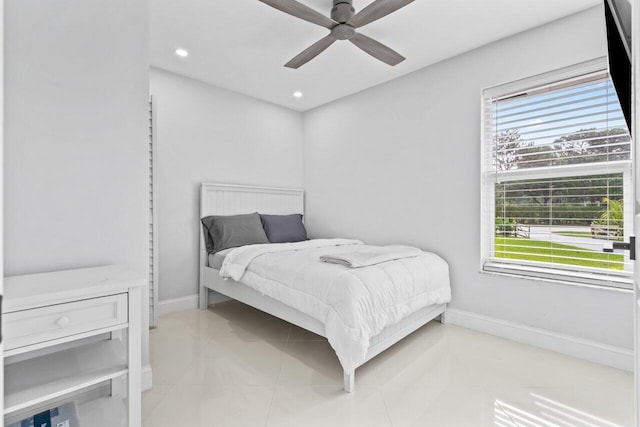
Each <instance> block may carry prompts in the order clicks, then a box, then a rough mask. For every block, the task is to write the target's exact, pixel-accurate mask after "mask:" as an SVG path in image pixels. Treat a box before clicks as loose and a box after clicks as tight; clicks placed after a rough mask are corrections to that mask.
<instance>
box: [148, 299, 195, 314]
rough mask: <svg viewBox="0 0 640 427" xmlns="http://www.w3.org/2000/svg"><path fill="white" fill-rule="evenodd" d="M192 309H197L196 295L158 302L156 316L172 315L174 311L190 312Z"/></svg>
mask: <svg viewBox="0 0 640 427" xmlns="http://www.w3.org/2000/svg"><path fill="white" fill-rule="evenodd" d="M192 308H198V295H197V294H196V295H188V296H186V297H180V298H172V299H168V300H164V301H160V302H159V303H158V316H163V315H165V314H169V313H174V312H176V311H183V310H190V309H192Z"/></svg>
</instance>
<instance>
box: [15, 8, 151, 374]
mask: <svg viewBox="0 0 640 427" xmlns="http://www.w3.org/2000/svg"><path fill="white" fill-rule="evenodd" d="M148 9H149V5H148V2H147V1H145V0H137V1H131V0H92V1H90V2H89V1H82V0H56V1H42V0H9V1H7V2H6V7H5V14H4V18H5V20H4V22H5V28H4V29H5V33H4V34H5V55H6V57H5V75H4V77H5V81H4V84H5V122H4V123H5V145H4V160H5V162H4V205H3V208H4V220H5V222H4V248H5V252H4V274H5V275H17V274H25V273H35V272H43V271H49V270H63V269H67V268H80V267H88V266H94V265H104V264H122V265H125V266H128V267H129V268H131V269H133V270H134V271H136V272H138V273H139V274H140V275H141V276H143V277H147V274H148V234H147V233H148V231H147V229H148V225H147V224H148V205H147V203H148V202H147V200H148V198H147V194H148V193H147V192H148V173H147V171H148V153H147V148H148V145H147V144H148V134H147V128H148V96H149V24H148V21H149V10H148ZM142 309H143V316H142V318H143V322H144V323H147V322H148V314H147V313H146V311H147V310H148V307H147V305H145V306H143V308H142ZM147 329H148V328H146V327H145V325H144V324H143V331H146V330H147ZM147 361H148V336H146V334H145V337H144V338H143V363H148V362H147Z"/></svg>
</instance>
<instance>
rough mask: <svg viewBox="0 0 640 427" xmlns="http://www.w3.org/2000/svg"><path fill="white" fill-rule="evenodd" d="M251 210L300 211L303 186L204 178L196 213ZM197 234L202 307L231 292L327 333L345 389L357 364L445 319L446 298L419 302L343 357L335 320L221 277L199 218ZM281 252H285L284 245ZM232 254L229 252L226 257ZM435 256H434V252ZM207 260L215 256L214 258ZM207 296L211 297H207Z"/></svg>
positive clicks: (350, 384)
mask: <svg viewBox="0 0 640 427" xmlns="http://www.w3.org/2000/svg"><path fill="white" fill-rule="evenodd" d="M254 212H260V213H261V214H274V215H286V214H292V213H297V214H304V192H303V191H302V190H299V189H287V188H268V187H254V186H244V185H228V184H215V183H202V185H201V197H200V218H204V217H207V216H210V215H239V214H249V213H254ZM198 234H199V235H200V298H199V306H200V308H201V309H206V308H207V307H208V305H209V303H210V302H213V303H214V304H215V302H217V301H221V300H224V298H225V297H226V298H227V299H228V298H231V299H235V300H237V301H240V302H242V303H245V304H247V305H250V306H252V307H255V308H257V309H259V310H262V311H264V312H266V313H269V314H271V315H273V316H276V317H278V318H281V319H283V320H286V321H287V322H290V323H292V324H294V325H297V326H299V327H302V328H304V329H307V330H309V331H311V332H313V333H316V334H318V335H321V336H323V337H327V338H328V339H329V342H330V343H331V344H332V346H333V347H334V349H336V353H337V354H338V357H339V359H340V362H341V364H342V366H343V370H344V389H345V391H347V392H352V391H353V390H354V384H355V369H356V368H357V367H358V366H361V365H363V364H364V363H366V362H367V361H369V360H370V359H372V358H373V357H375V356H376V355H378V354H379V353H381V352H382V351H384V350H385V349H387V348H389V347H390V346H392V345H393V344H395V343H396V342H398V341H400V340H401V339H402V338H404V337H406V336H407V335H409V334H410V333H412V332H413V331H415V330H416V329H418V328H420V327H421V326H423V325H425V324H426V323H428V322H430V321H431V320H434V319H436V318H439V319H440V321H441V322H442V323H444V322H445V316H446V302H442V303H433V304H429V305H426V306H423V307H422V306H421V308H419V309H416V310H414V311H412V312H411V313H410V314H406V315H403V317H402V318H401V320H399V321H394V322H393V323H391V324H386V325H385V326H384V327H382V328H381V329H379V330H378V329H376V333H375V335H372V336H370V337H369V338H370V339H368V340H367V344H366V350H365V351H364V352H361V356H360V357H357V358H355V359H353V360H351V361H350V362H346V363H345V361H344V356H343V358H341V353H340V352H339V351H338V350H339V348H338V347H337V346H336V342H335V341H336V340H335V337H336V333H338V334H339V333H340V330H339V326H336V325H334V324H331V322H328V321H327V320H326V319H325V322H321V321H320V320H318V318H319V316H318V315H317V313H315V317H314V316H312V315H310V314H309V313H310V311H309V310H308V312H304V311H303V310H304V309H297V308H294V307H293V306H292V305H290V304H287V303H284V302H282V301H281V300H287V298H275V297H271V296H269V294H268V292H267V293H266V294H265V291H264V289H261V290H260V291H259V290H257V288H256V287H255V286H254V287H250V286H248V285H247V284H245V283H242V281H247V282H248V280H245V279H244V278H242V277H237V278H238V280H234V279H233V278H228V277H227V278H222V277H221V275H220V270H219V268H220V265H221V264H222V260H221V259H220V260H218V261H217V265H216V266H217V267H219V268H218V269H216V268H213V267H210V259H209V254H208V250H207V247H206V243H205V240H204V237H203V236H204V235H203V233H202V231H201V228H200V224H198ZM336 240H338V239H336ZM334 243H335V242H324V241H323V240H316V241H308V242H300V243H299V244H298V245H300V246H301V247H304V248H305V249H304V250H305V251H306V250H308V249H306V247H307V246H309V247H313V249H309V250H310V251H312V250H316V251H318V250H322V249H318V248H316V247H319V248H322V247H324V246H323V245H333V244H334ZM338 243H339V244H342V245H349V244H352V245H356V244H357V241H346V240H344V239H342V240H340V241H339V242H338ZM360 243H361V242H360ZM294 245H295V244H294ZM252 246H254V247H255V246H265V245H252ZM266 246H270V245H266ZM268 250H270V249H268ZM242 251H245V252H246V253H251V248H249V247H248V246H247V247H244V248H240V250H237V251H232V252H230V254H233V256H235V255H237V254H236V252H242ZM254 252H255V250H254ZM284 253H286V251H285V252H284ZM296 253H297V252H296ZM300 253H302V252H300ZM316 253H317V252H316ZM260 254H261V253H258V255H257V256H260ZM431 255H433V254H431ZM233 256H232V255H228V257H233ZM433 256H434V257H437V256H436V255H433ZM437 258H439V257H437ZM235 259H239V257H238V256H235ZM440 260H441V259H440ZM211 261H213V259H212V260H211ZM226 261H229V260H227V259H226V258H225V262H226ZM441 261H442V260H441ZM234 262H235V261H234ZM442 263H444V261H442ZM323 268H324V267H323ZM444 268H445V270H446V290H447V292H448V295H449V297H448V298H449V299H450V289H449V283H448V280H449V278H448V267H446V263H445V267H444ZM387 275H388V273H387ZM238 276H240V275H238ZM436 277H438V278H439V281H440V282H444V281H445V279H444V278H443V277H444V276H443V275H442V274H440V275H439V276H436ZM444 286H445V284H444V283H442V284H441V288H444ZM209 291H214V292H213V293H212V295H209ZM447 292H445V293H447ZM274 296H275V295H274ZM210 297H211V298H212V299H213V301H211V300H210ZM438 301H444V299H443V297H439V298H438ZM327 325H328V326H327ZM332 338H333V342H332Z"/></svg>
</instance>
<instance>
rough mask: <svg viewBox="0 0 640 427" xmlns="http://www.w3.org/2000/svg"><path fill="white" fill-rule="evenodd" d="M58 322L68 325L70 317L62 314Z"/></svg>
mask: <svg viewBox="0 0 640 427" xmlns="http://www.w3.org/2000/svg"><path fill="white" fill-rule="evenodd" d="M56 324H57V325H58V326H67V325H68V324H69V317H68V316H62V317H61V318H59V319H58V321H57V322H56Z"/></svg>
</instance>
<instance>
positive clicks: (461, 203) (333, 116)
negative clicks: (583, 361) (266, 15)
mask: <svg viewBox="0 0 640 427" xmlns="http://www.w3.org/2000/svg"><path fill="white" fill-rule="evenodd" d="M602 16H603V14H602V11H601V10H600V8H595V9H591V10H588V11H586V12H583V13H580V14H578V15H574V16H572V17H569V18H566V19H563V20H561V21H557V22H554V23H551V24H548V25H545V26H543V27H539V28H537V29H534V30H531V31H528V32H525V33H522V34H519V35H516V36H513V37H510V38H508V39H505V40H501V41H498V42H495V43H492V44H490V45H487V46H485V47H482V48H479V49H477V50H474V51H472V52H469V53H466V54H463V55H461V56H458V57H455V58H453V59H450V60H447V61H444V62H442V63H438V64H436V65H433V66H431V67H428V68H426V69H423V70H420V71H417V72H415V73H412V74H410V75H407V76H405V77H402V78H400V79H397V80H394V81H392V82H389V83H386V84H384V85H381V86H378V87H375V88H372V89H369V90H366V91H364V92H361V93H359V94H356V95H353V96H350V97H347V98H344V99H342V100H339V101H336V102H333V103H331V104H328V105H326V106H323V107H320V108H317V109H315V110H312V111H310V112H307V113H305V114H304V115H303V123H304V141H305V149H304V165H305V168H304V188H305V190H306V213H307V218H306V221H307V222H306V223H307V225H308V228H309V229H310V232H311V233H312V234H313V235H314V237H325V236H343V237H354V238H360V239H364V240H366V241H367V242H370V243H372V244H389V243H406V244H413V245H416V246H419V247H422V248H424V249H428V250H432V251H434V252H437V253H439V254H441V255H442V256H443V257H444V258H445V259H446V260H447V261H448V262H449V263H450V266H451V277H452V287H453V303H452V307H453V308H457V309H461V310H466V311H470V312H473V313H477V314H482V315H486V316H491V317H495V318H499V319H504V320H508V321H511V322H516V323H521V324H525V325H529V326H533V327H537V328H541V329H546V330H549V331H555V332H559V333H562V334H566V335H570V336H573V337H579V338H584V339H588V340H593V341H596V342H599V343H605V344H610V345H614V346H620V347H625V348H629V349H630V348H632V328H633V322H632V304H633V302H632V296H631V295H630V294H629V293H626V294H625V293H619V292H613V291H608V290H595V289H592V288H580V287H576V286H567V285H560V284H555V283H548V282H542V281H533V280H524V279H514V278H509V277H503V276H495V275H486V274H480V273H479V266H480V261H479V260H480V219H479V218H480V215H479V214H480V184H479V177H480V171H479V167H480V137H481V135H480V94H481V90H482V88H485V87H489V86H493V85H496V84H499V83H503V82H507V81H511V80H515V79H519V78H524V77H528V76H531V75H534V74H537V73H542V72H545V71H549V70H553V69H557V68H560V67H563V66H567V65H571V64H575V63H578V62H582V61H585V60H589V59H593V58H595V57H599V56H604V55H605V54H606V44H605V43H606V40H605V34H604V22H603V17H602ZM425 48H428V46H425Z"/></svg>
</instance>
